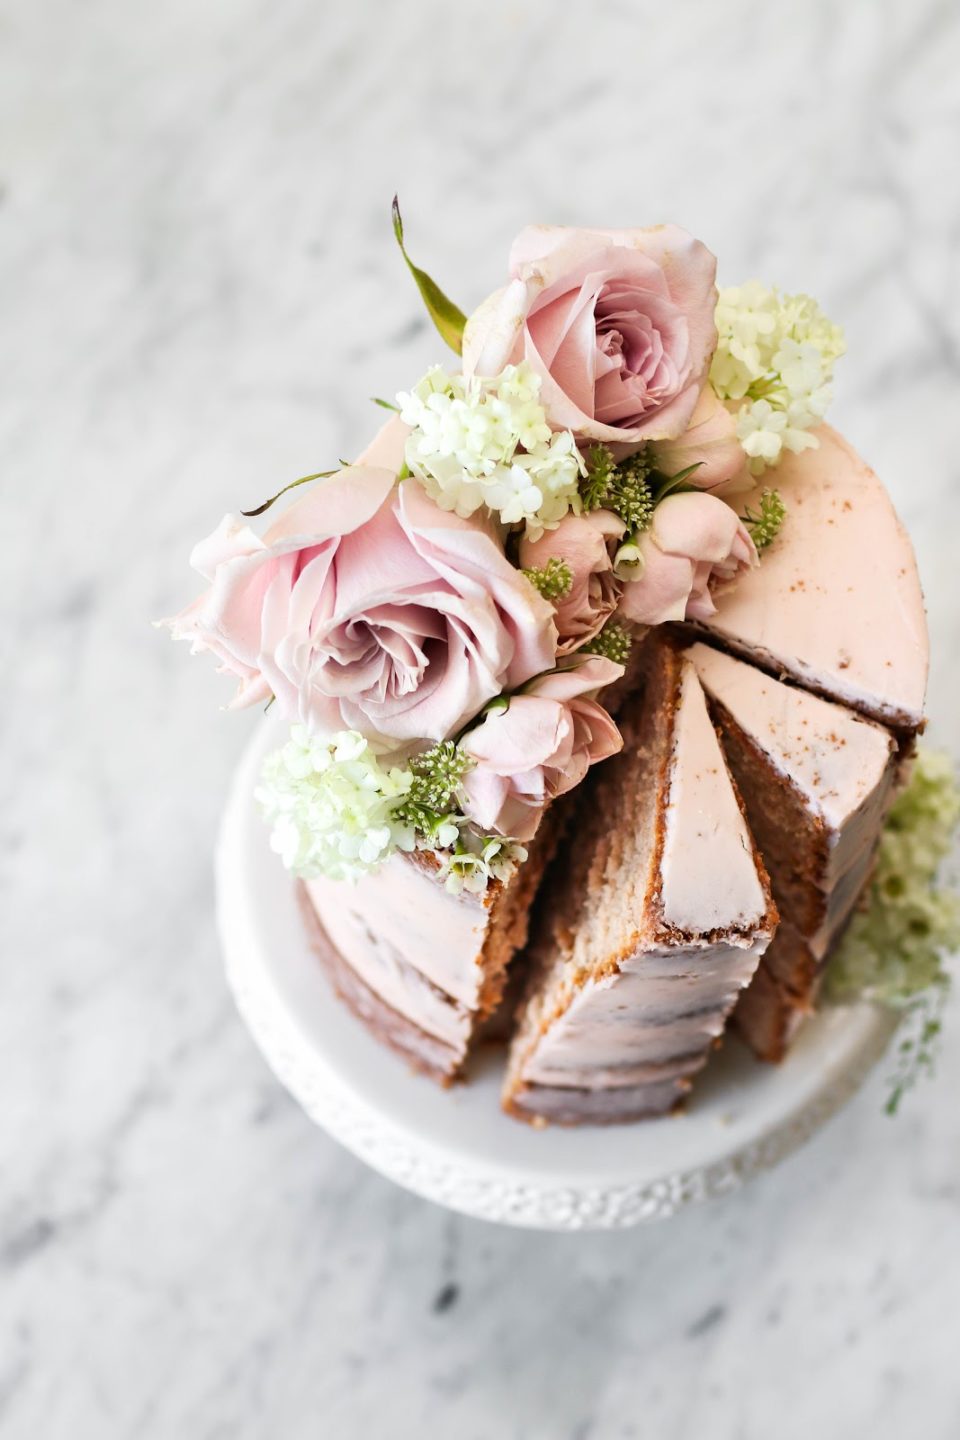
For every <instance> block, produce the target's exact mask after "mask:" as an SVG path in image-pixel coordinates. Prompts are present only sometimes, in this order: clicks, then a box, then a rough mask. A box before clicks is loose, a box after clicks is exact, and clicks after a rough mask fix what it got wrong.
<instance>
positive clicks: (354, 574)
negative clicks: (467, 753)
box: [169, 466, 557, 741]
mask: <svg viewBox="0 0 960 1440" xmlns="http://www.w3.org/2000/svg"><path fill="white" fill-rule="evenodd" d="M193 562H194V564H195V565H196V567H197V569H199V570H200V571H201V573H202V574H204V575H206V577H207V578H208V579H209V580H210V582H211V583H210V588H209V590H207V591H206V592H205V593H204V594H203V595H201V596H200V597H199V599H198V600H196V601H195V602H194V604H193V605H190V606H188V608H187V609H186V610H185V611H184V612H183V613H182V614H181V615H178V616H177V617H176V618H175V619H174V620H172V621H170V622H169V624H170V626H171V629H172V630H173V633H174V635H175V636H177V637H187V638H190V639H192V640H193V642H194V648H195V649H201V650H211V651H213V653H214V654H215V655H216V656H217V658H218V659H219V660H220V662H221V665H222V666H223V668H224V669H226V670H228V671H230V672H232V673H233V674H235V675H237V676H238V677H239V679H240V690H239V692H238V694H237V697H236V699H235V701H234V704H236V705H244V704H249V703H252V702H253V701H255V700H260V699H264V698H265V697H266V696H267V695H269V694H271V693H273V694H274V695H276V697H277V700H278V702H279V704H280V706H281V708H282V710H283V712H284V713H285V714H286V715H287V716H289V717H290V718H291V719H299V720H300V721H302V722H304V723H305V724H307V725H308V726H309V727H311V728H312V729H314V730H316V731H318V732H320V733H329V732H331V731H334V730H342V729H356V730H360V731H362V732H363V733H364V734H365V735H366V736H368V738H370V739H374V740H380V741H385V740H386V741H396V740H399V741H404V740H414V739H423V738H426V739H431V740H440V739H444V738H445V737H447V736H448V735H450V734H451V732H454V731H456V730H457V729H459V728H460V726H462V725H463V724H465V722H466V721H467V720H469V719H470V718H471V717H472V716H474V715H475V714H476V713H477V712H478V711H479V710H480V709H482V707H483V706H484V705H485V704H486V702H487V701H488V700H491V699H492V698H493V697H494V696H495V695H499V694H500V692H501V691H502V690H504V689H513V688H515V687H516V686H518V685H522V684H523V683H524V681H526V680H529V679H530V678H531V676H533V675H537V674H539V673H540V672H542V671H543V670H547V669H549V668H550V667H551V666H552V665H553V664H554V656H555V652H556V642H557V631H556V625H555V623H554V618H553V609H552V607H551V605H550V604H549V603H548V602H547V601H546V600H544V599H542V598H541V596H540V595H538V594H537V593H536V591H535V590H534V589H533V587H532V586H531V585H530V584H529V582H528V581H527V580H525V579H524V577H523V576H522V575H521V574H520V573H519V571H518V570H516V569H515V568H514V566H513V565H511V564H510V562H509V561H508V560H507V558H506V556H505V555H504V553H503V549H502V546H501V544H500V542H499V540H498V539H497V538H496V537H495V536H494V535H492V534H491V533H488V532H487V531H486V530H485V529H483V528H481V527H479V526H478V525H477V524H476V523H474V522H468V521H466V520H461V519H460V518H459V517H458V516H456V515H453V514H451V513H450V512H448V511H443V510H440V509H439V508H438V507H437V506H436V505H434V503H433V501H432V500H430V499H429V498H428V496H427V495H426V494H425V493H424V491H423V490H422V489H421V487H420V486H419V485H418V484H417V483H416V481H413V480H408V481H404V482H402V483H401V484H397V483H396V475H395V473H394V471H393V470H391V469H386V468H381V467H378V466H351V467H349V468H347V469H345V470H342V471H340V472H339V473H338V474H337V475H334V476H333V477H332V478H331V479H329V480H326V481H320V482H318V483H317V484H316V485H314V486H311V488H310V490H309V492H308V493H307V494H306V495H304V497H303V498H302V499H301V500H299V501H297V502H296V503H295V504H294V505H292V506H291V507H290V508H289V509H288V510H287V511H286V512H285V513H284V514H283V515H281V516H280V518H279V519H278V520H277V521H276V522H275V523H274V525H273V526H271V528H270V529H269V530H268V531H267V533H266V535H265V536H264V538H263V539H262V540H261V539H260V538H259V537H258V536H257V535H255V534H254V533H253V531H252V530H251V529H250V528H249V527H248V526H246V525H243V524H241V523H240V522H239V521H237V520H236V519H235V518H233V517H230V516H228V517H227V518H226V519H225V520H224V521H223V523H222V524H221V526H220V528H219V529H218V530H217V531H216V533H215V534H214V535H213V536H212V537H211V538H210V539H209V540H207V541H205V542H204V543H203V544H202V545H200V546H198V547H197V549H196V551H195V552H194V555H193Z"/></svg>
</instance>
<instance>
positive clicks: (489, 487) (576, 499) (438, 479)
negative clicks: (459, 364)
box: [397, 363, 586, 539]
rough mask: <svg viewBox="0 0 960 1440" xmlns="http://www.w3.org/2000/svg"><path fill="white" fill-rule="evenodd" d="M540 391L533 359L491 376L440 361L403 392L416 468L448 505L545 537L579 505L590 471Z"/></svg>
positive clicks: (410, 463)
mask: <svg viewBox="0 0 960 1440" xmlns="http://www.w3.org/2000/svg"><path fill="white" fill-rule="evenodd" d="M539 395H540V377H539V375H537V374H535V373H534V371H533V370H532V369H531V368H530V366H529V365H527V364H525V363H523V364H520V365H508V366H507V367H506V369H505V370H503V371H501V373H500V374H499V375H497V376H495V377H494V378H493V379H491V380H484V379H481V378H479V377H477V376H474V377H471V378H470V379H467V378H466V377H465V376H463V375H448V374H447V373H446V371H445V370H443V369H442V368H441V367H440V366H439V365H435V366H434V367H433V368H432V369H431V370H428V371H427V373H426V375H425V376H424V377H423V379H422V380H421V381H420V383H419V384H418V385H415V386H414V388H413V390H412V391H410V392H409V393H408V392H406V391H403V392H401V393H400V394H399V395H398V396H397V403H398V404H399V406H400V418H401V419H402V420H403V421H404V423H405V424H407V425H410V426H412V427H413V433H412V434H411V435H410V437H409V438H408V440H407V446H406V462H407V467H408V469H409V470H410V472H411V474H413V475H415V476H416V477H417V478H418V479H419V480H420V481H421V483H422V484H423V486H424V487H425V489H426V491H427V493H428V494H429V495H430V496H431V498H432V499H433V500H435V501H436V502H437V504H438V505H439V506H441V508H442V509H444V510H454V511H456V513H457V514H458V515H460V516H462V517H464V518H466V517H468V516H470V515H472V514H474V512H475V511H476V510H479V509H480V507H481V506H486V507H487V509H488V510H492V511H494V512H496V514H498V515H499V517H500V519H501V520H502V521H503V523H504V524H505V525H516V524H520V523H521V522H522V523H524V524H525V525H526V528H527V532H528V534H529V535H530V536H531V538H532V539H537V538H538V537H539V536H540V535H542V534H543V532H544V530H551V529H553V528H554V527H555V526H557V525H558V524H559V523H560V521H561V520H562V519H563V517H564V515H566V513H567V511H568V510H570V509H574V510H579V508H580V493H579V482H580V477H581V475H583V474H585V473H586V471H585V467H584V464H583V460H582V459H581V457H580V453H579V451H578V450H577V447H576V445H575V443H574V439H573V435H572V434H571V433H570V431H569V430H562V431H560V432H558V433H556V434H554V432H553V431H552V430H551V429H550V426H549V425H548V424H547V417H546V411H545V410H544V408H543V406H542V405H541V404H540V400H539Z"/></svg>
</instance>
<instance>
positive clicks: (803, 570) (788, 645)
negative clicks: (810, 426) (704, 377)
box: [702, 425, 929, 735]
mask: <svg viewBox="0 0 960 1440" xmlns="http://www.w3.org/2000/svg"><path fill="white" fill-rule="evenodd" d="M816 433H817V437H818V439H819V442H820V443H819V446H818V448H817V449H815V450H804V451H803V452H801V454H799V455H786V456H785V457H784V459H783V461H782V462H781V464H780V465H779V467H778V468H777V470H776V471H775V472H773V475H772V479H771V483H772V484H774V485H775V486H776V488H777V490H778V491H779V492H780V495H781V497H782V499H783V502H784V505H785V506H786V512H787V514H786V521H785V523H784V526H783V529H782V530H781V532H780V535H779V536H778V537H777V538H776V540H774V542H773V544H772V545H770V547H769V548H768V549H767V550H766V551H764V555H763V562H762V564H761V565H759V566H757V568H756V569H754V570H751V571H750V572H749V573H747V574H745V575H742V576H740V577H739V578H738V580H737V582H736V584H735V585H733V586H732V587H731V588H730V589H728V590H727V591H726V592H725V593H721V594H720V595H719V596H718V597H717V600H716V604H717V613H716V614H715V615H713V616H711V617H710V619H709V620H707V621H704V622H702V628H704V629H706V630H707V631H709V632H710V634H711V635H713V636H714V637H716V639H717V640H718V641H719V642H720V643H721V644H723V645H724V646H725V647H727V648H728V649H731V650H734V651H736V652H737V653H739V654H742V655H744V656H746V657H747V658H749V659H751V660H753V661H754V662H755V663H757V664H760V665H762V666H763V667H764V668H765V669H767V670H769V671H770V672H771V673H773V674H784V675H789V676H791V677H792V678H793V679H795V680H797V681H798V682H799V683H800V684H802V685H804V686H806V687H807V688H808V689H811V690H813V691H816V692H818V693H820V694H823V695H826V696H828V697H830V698H831V699H835V700H838V701H840V702H841V703H843V704H845V705H849V706H851V707H852V708H853V709H855V710H859V711H860V712H861V713H862V714H864V715H868V716H870V717H871V718H872V719H874V720H879V721H881V722H883V723H884V724H887V725H890V726H892V727H893V728H894V729H896V730H898V731H900V732H903V733H905V734H906V735H911V734H913V733H915V732H916V731H917V730H918V729H920V728H921V727H922V725H923V702H924V693H925V690H926V683H927V666H928V659H929V650H928V640H927V624H926V616H925V614H924V608H923V595H922V592H921V589H920V580H919V577H918V574H917V566H916V560H915V558H914V554H913V547H912V546H911V544H910V539H909V537H908V535H907V533H906V531H905V530H904V529H903V526H902V525H901V524H900V521H899V520H898V518H897V515H896V512H895V510H894V508H893V505H892V504H891V502H890V497H889V496H888V495H887V492H886V490H885V489H884V487H883V486H882V485H881V483H880V481H879V480H878V478H877V476H876V475H875V474H874V473H873V471H872V470H871V469H870V468H869V466H867V465H866V464H865V463H864V461H863V460H861V459H860V456H859V455H858V454H857V453H856V451H855V450H854V449H853V448H852V446H850V445H848V444H847V442H846V441H845V440H844V439H843V438H842V436H840V435H838V434H837V432H836V431H835V430H832V429H831V428H830V427H829V426H828V425H824V426H821V427H820V428H819V429H818V430H817V432H816Z"/></svg>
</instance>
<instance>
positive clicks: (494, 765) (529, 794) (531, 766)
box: [461, 655, 623, 840]
mask: <svg viewBox="0 0 960 1440" xmlns="http://www.w3.org/2000/svg"><path fill="white" fill-rule="evenodd" d="M622 674H623V666H622V665H615V664H614V662H613V661H612V660H605V659H603V658H602V657H601V656H599V655H592V656H590V658H589V659H587V660H585V661H584V662H583V663H582V664H581V665H577V666H576V667H574V668H571V669H569V670H555V671H553V673H552V674H550V675H543V676H541V677H540V678H539V679H537V680H535V681H534V682H533V684H532V685H530V687H529V688H528V689H527V690H525V691H524V692H523V694H521V695H514V696H512V697H511V699H510V704H509V706H508V707H507V709H505V710H494V711H492V712H491V713H490V714H488V715H487V716H486V718H485V719H484V720H483V721H482V722H481V723H480V724H479V725H478V726H477V727H476V729H475V730H470V731H468V732H467V734H466V735H465V736H464V738H463V740H462V741H461V745H462V748H463V749H464V750H466V752H467V753H468V754H469V755H472V756H473V758H474V760H475V761H476V765H475V766H474V767H473V769H471V770H468V771H467V773H466V775H465V776H464V779H463V785H462V790H463V795H462V800H463V806H464V813H465V814H467V815H469V816H470V818H471V819H472V820H474V821H475V822H476V823H477V824H478V825H479V826H480V827H481V829H483V830H495V831H496V832H497V833H498V834H500V835H509V836H511V837H512V838H513V839H514V840H530V839H531V838H532V837H533V835H534V834H535V833H536V830H537V826H538V825H539V824H540V819H541V816H542V815H543V812H544V809H545V808H546V806H547V804H548V803H549V801H551V800H553V799H554V798H555V797H556V796H557V795H563V794H564V793H565V792H566V791H567V790H572V789H573V788H574V787H575V786H576V785H579V784H580V781H581V780H582V779H583V777H584V776H585V775H586V773H587V771H588V770H589V768H590V766H591V765H594V764H596V762H597V761H598V760H606V759H607V757H608V756H610V755H615V754H616V753H617V751H618V750H619V749H621V747H622V745H623V739H622V737H621V735H620V732H619V730H618V729H617V727H616V725H615V724H614V723H613V721H612V720H611V718H610V716H609V715H608V714H607V712H606V710H604V709H603V707H602V706H601V705H598V704H597V702H596V701H595V700H593V699H587V698H585V697H586V693H587V692H588V691H593V692H595V691H597V690H598V689H600V688H601V687H602V686H604V685H610V684H611V683H612V682H613V681H614V680H619V678H620V676H621V675H622Z"/></svg>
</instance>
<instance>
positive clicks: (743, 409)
mask: <svg viewBox="0 0 960 1440" xmlns="http://www.w3.org/2000/svg"><path fill="white" fill-rule="evenodd" d="M716 320H717V335H718V339H717V349H716V352H715V354H714V357H713V361H712V364H711V367H710V380H711V383H712V385H713V388H714V390H715V391H716V392H717V394H718V395H719V397H720V399H721V400H725V401H728V402H731V405H736V404H737V403H738V402H739V409H738V410H737V435H738V437H739V439H740V442H741V444H742V445H743V448H744V450H745V452H746V454H747V456H748V458H749V464H750V470H751V471H752V473H753V474H754V475H759V474H761V473H762V472H763V471H764V470H765V469H766V468H768V467H769V466H773V465H776V464H777V463H778V462H779V461H780V459H781V457H782V455H783V452H784V451H785V450H791V451H800V450H806V449H809V448H811V447H814V446H816V444H817V439H816V437H815V436H813V435H811V434H810V433H809V432H810V430H811V429H812V428H813V427H814V426H816V425H818V424H819V423H820V421H821V420H822V419H823V417H824V415H825V414H826V412H827V407H828V406H829V404H830V400H831V398H832V392H831V388H830V381H831V379H832V377H833V366H834V362H835V361H836V360H837V359H838V358H839V357H840V356H841V355H842V354H843V353H844V350H845V348H846V347H845V344H844V339H843V331H842V330H841V329H840V327H839V325H834V324H833V323H832V322H831V321H830V320H829V319H828V318H827V316H826V315H824V313H823V311H822V310H821V309H820V307H819V306H818V305H817V303H816V301H815V300H813V299H811V297H810V296H809V295H781V294H780V293H779V291H777V290H771V289H767V288H766V286H763V285H761V284H760V283H759V282H758V281H756V280H752V281H750V282H749V283H748V284H746V285H736V286H731V287H729V288H727V289H724V290H721V291H720V297H719V300H718V302H717V311H716Z"/></svg>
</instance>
